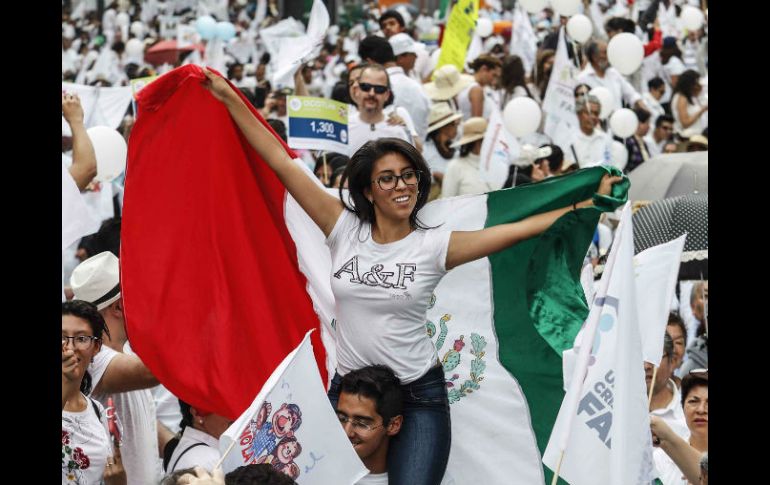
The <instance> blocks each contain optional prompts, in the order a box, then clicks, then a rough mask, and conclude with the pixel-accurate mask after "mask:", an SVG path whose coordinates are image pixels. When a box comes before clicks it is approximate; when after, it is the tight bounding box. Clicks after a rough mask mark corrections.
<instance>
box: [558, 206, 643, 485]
mask: <svg viewBox="0 0 770 485" xmlns="http://www.w3.org/2000/svg"><path fill="white" fill-rule="evenodd" d="M633 257H634V243H633V231H632V221H631V207H630V203H627V204H626V206H625V207H624V209H623V214H622V217H621V222H620V226H619V228H618V231H617V234H616V236H615V243H614V244H613V247H612V250H611V252H610V257H609V261H608V263H607V267H606V269H605V271H604V274H603V275H602V281H601V282H600V284H599V289H598V291H597V294H596V298H595V299H594V303H593V305H592V307H591V311H590V313H589V316H588V320H587V321H586V325H585V327H584V328H583V329H582V330H581V334H583V335H579V336H578V338H577V339H576V342H578V341H579V343H580V349H579V355H578V358H577V363H576V369H575V375H574V376H573V378H572V382H571V385H570V387H569V389H568V390H567V394H566V396H565V398H564V401H563V402H562V406H561V409H560V410H559V416H558V417H557V418H556V425H555V426H554V428H553V431H552V433H551V439H550V440H549V442H548V446H547V448H546V450H545V454H544V455H543V463H545V465H546V466H548V467H549V468H551V469H552V470H556V467H557V463H558V462H559V457H560V454H561V452H562V451H563V452H564V459H563V462H562V465H561V469H560V473H559V476H561V477H562V478H563V479H564V480H566V481H567V482H569V483H570V484H572V485H583V484H585V485H589V484H590V485H604V484H606V485H610V484H619V483H622V484H642V483H645V484H649V483H650V481H651V480H652V479H653V478H654V475H655V471H654V467H653V464H652V439H651V435H650V420H649V414H648V410H647V393H646V385H645V380H644V364H643V360H642V344H641V336H640V334H639V325H638V321H637V319H638V312H637V307H636V285H635V283H634V276H633V274H634V273H633ZM589 349H590V352H589ZM574 351H575V349H572V350H571V351H567V352H574ZM567 352H565V354H566V353H567ZM565 361H566V358H565ZM583 376H585V377H583Z"/></svg>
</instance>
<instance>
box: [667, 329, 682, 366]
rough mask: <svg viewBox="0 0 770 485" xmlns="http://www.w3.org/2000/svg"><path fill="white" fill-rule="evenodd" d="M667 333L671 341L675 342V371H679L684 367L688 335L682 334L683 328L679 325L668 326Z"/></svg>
mask: <svg viewBox="0 0 770 485" xmlns="http://www.w3.org/2000/svg"><path fill="white" fill-rule="evenodd" d="M666 333H668V335H669V337H671V340H672V341H673V342H674V369H678V368H679V366H681V365H682V359H684V350H685V348H684V343H685V337H686V335H685V334H684V333H683V332H682V327H680V326H679V325H668V326H666Z"/></svg>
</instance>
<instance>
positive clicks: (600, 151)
mask: <svg viewBox="0 0 770 485" xmlns="http://www.w3.org/2000/svg"><path fill="white" fill-rule="evenodd" d="M573 150H574V151H573ZM611 156H612V138H610V137H609V136H608V135H607V134H606V133H604V132H601V131H599V130H596V129H595V130H594V132H593V134H591V135H586V134H585V133H583V132H582V131H581V130H580V129H577V130H576V132H575V134H574V137H573V139H572V143H571V144H570V146H568V147H567V150H566V151H565V152H564V158H565V159H567V160H574V161H575V162H576V163H577V164H578V166H579V167H580V168H586V167H595V166H597V165H610V157H611Z"/></svg>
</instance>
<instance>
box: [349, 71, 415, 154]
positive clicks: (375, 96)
mask: <svg viewBox="0 0 770 485" xmlns="http://www.w3.org/2000/svg"><path fill="white" fill-rule="evenodd" d="M352 94H353V96H354V97H355V99H354V101H355V103H356V104H357V105H358V111H357V112H355V113H352V112H351V114H350V116H349V119H348V134H349V138H350V140H349V141H348V149H349V154H350V156H353V154H354V153H355V152H356V151H357V150H358V149H359V148H360V147H361V146H362V145H363V144H364V143H366V142H367V141H369V140H376V139H377V138H384V137H393V138H400V139H402V140H404V141H406V142H408V143H411V144H413V145H414V141H413V140H412V137H411V135H410V134H409V132H408V131H407V130H406V128H405V127H404V126H401V125H390V124H388V122H387V117H386V116H385V114H384V113H383V109H384V108H385V103H386V102H387V101H388V98H389V97H390V95H391V91H390V80H389V78H388V73H387V71H386V70H385V68H384V67H382V66H380V65H376V64H375V65H371V66H367V67H366V68H364V69H363V70H362V71H361V74H360V76H359V78H358V89H355V90H352Z"/></svg>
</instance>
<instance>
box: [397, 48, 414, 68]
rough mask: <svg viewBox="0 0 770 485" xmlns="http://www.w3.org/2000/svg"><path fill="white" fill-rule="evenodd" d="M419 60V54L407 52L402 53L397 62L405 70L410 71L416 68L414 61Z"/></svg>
mask: <svg viewBox="0 0 770 485" xmlns="http://www.w3.org/2000/svg"><path fill="white" fill-rule="evenodd" d="M416 61H417V54H415V53H414V52H407V53H405V54H401V55H399V56H398V57H397V58H396V64H398V65H399V66H401V68H402V69H403V70H404V72H409V71H411V70H412V69H414V63H415V62H416Z"/></svg>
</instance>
